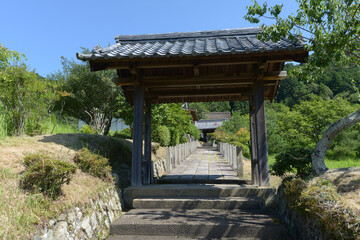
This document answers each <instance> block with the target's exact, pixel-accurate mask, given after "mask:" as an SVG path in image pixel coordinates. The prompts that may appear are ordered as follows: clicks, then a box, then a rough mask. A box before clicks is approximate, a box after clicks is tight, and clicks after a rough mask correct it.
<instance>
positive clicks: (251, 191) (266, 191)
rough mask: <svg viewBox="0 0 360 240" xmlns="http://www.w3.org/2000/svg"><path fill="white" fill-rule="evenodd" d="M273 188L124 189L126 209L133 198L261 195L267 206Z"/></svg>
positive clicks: (187, 186) (174, 186)
mask: <svg viewBox="0 0 360 240" xmlns="http://www.w3.org/2000/svg"><path fill="white" fill-rule="evenodd" d="M275 192H276V190H275V188H271V187H257V186H253V185H237V184H153V185H146V186H142V187H128V188H126V189H125V190H124V202H125V207H126V208H127V209H131V208H133V200H134V199H135V198H151V197H160V198H175V197H182V198H188V197H191V198H203V197H214V198H221V197H256V196H259V197H262V198H263V199H264V200H265V205H266V206H269V205H270V204H271V203H272V201H273V198H274V196H275Z"/></svg>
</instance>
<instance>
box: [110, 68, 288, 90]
mask: <svg viewBox="0 0 360 240" xmlns="http://www.w3.org/2000/svg"><path fill="white" fill-rule="evenodd" d="M286 76H287V73H286V71H274V72H268V73H264V75H263V78H264V80H265V81H272V80H281V79H284V78H286ZM256 78H257V74H256V73H240V74H233V75H229V74H223V75H219V74H213V75H202V76H198V77H186V76H180V75H179V76H172V77H167V76H161V77H156V76H151V77H146V76H143V77H142V80H143V83H144V86H145V87H154V86H163V87H166V86H197V85H221V84H224V83H227V84H231V83H233V84H249V82H250V83H252V82H253V81H255V80H256ZM113 82H114V83H115V84H116V85H121V86H129V85H137V83H136V81H133V79H131V78H116V79H114V80H113Z"/></svg>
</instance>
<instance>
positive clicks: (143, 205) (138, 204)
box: [133, 197, 265, 210]
mask: <svg viewBox="0 0 360 240" xmlns="http://www.w3.org/2000/svg"><path fill="white" fill-rule="evenodd" d="M133 207H134V208H136V209H159V208H160V209H161V208H163V209H165V208H166V209H246V210H255V209H263V208H264V207H265V202H264V200H263V199H262V198H261V197H222V198H219V197H200V198H197V197H187V198H184V197H177V198H167V197H151V198H136V199H134V200H133Z"/></svg>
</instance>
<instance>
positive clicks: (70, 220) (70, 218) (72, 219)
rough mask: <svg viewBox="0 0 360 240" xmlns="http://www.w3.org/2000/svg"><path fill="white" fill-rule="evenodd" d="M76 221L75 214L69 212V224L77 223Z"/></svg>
mask: <svg viewBox="0 0 360 240" xmlns="http://www.w3.org/2000/svg"><path fill="white" fill-rule="evenodd" d="M75 220H76V215H75V212H74V211H71V212H69V213H68V215H67V221H68V223H73V222H75Z"/></svg>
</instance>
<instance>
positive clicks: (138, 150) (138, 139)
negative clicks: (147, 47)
mask: <svg viewBox="0 0 360 240" xmlns="http://www.w3.org/2000/svg"><path fill="white" fill-rule="evenodd" d="M143 116H144V89H143V87H142V85H141V84H140V85H136V86H135V92H134V123H133V124H134V130H133V131H134V132H133V150H132V168H131V186H134V187H138V186H141V185H142V183H141V180H142V177H141V170H142V169H141V162H142V144H143Z"/></svg>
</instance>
